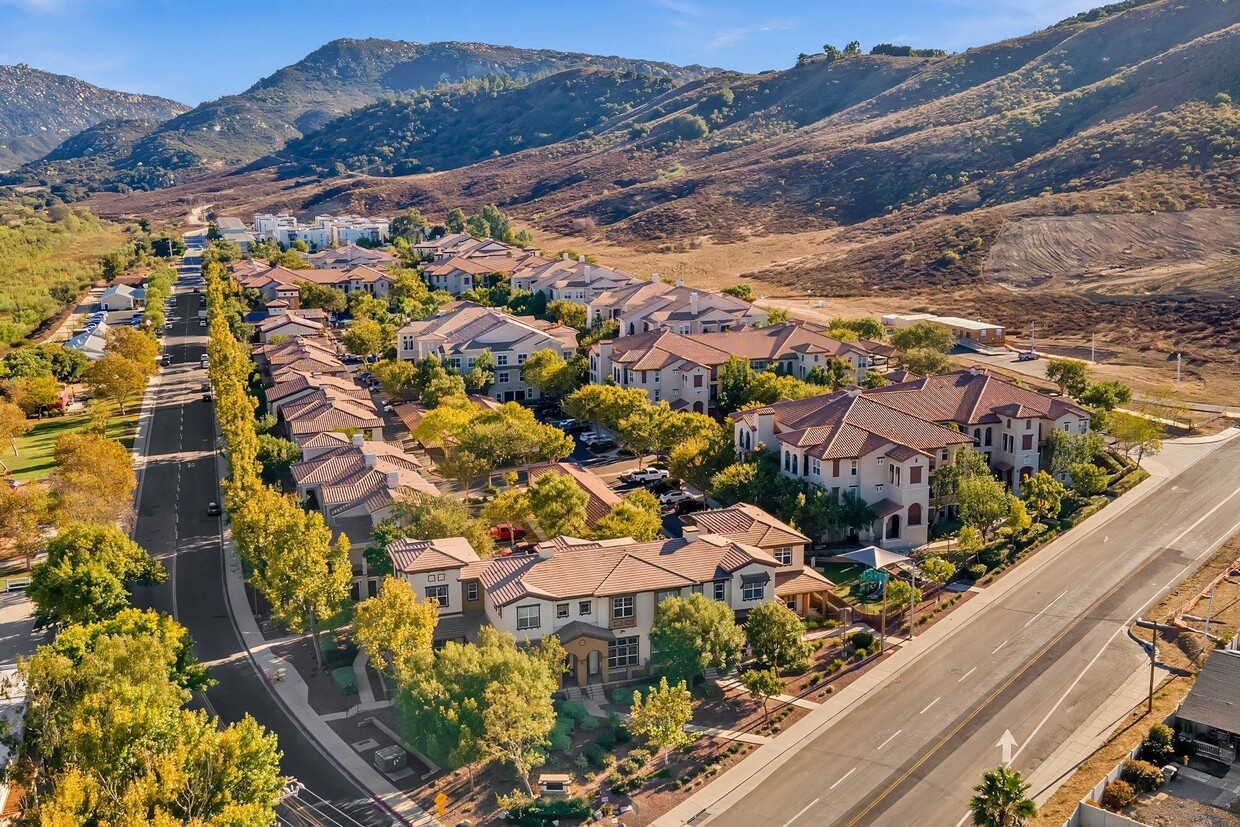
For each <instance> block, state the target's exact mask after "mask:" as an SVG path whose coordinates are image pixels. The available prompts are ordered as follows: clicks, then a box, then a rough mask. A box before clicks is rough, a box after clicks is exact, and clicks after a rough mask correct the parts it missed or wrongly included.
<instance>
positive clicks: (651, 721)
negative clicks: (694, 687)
mask: <svg viewBox="0 0 1240 827" xmlns="http://www.w3.org/2000/svg"><path fill="white" fill-rule="evenodd" d="M692 720H693V699H692V697H691V696H690V695H689V689H688V688H687V687H686V686H685V682H684V681H683V680H681V681H677V682H676V683H674V684H668V682H667V676H663V677H661V678H659V685H658V686H654V687H651V688H650V690H649V691H648V692H647V693H646V697H645V698H644V699H643V698H642V693H641V692H640V691H635V692H634V693H633V706H632V707H631V708H630V709H629V720H628V721H627V722H626V723H625V725H624V726H625V728H626V729H628V731H629V732H632V733H633V734H634V735H644V736H645V737H646V740H647V741H649V742H650V743H651V744H652V745H654V747H655V749H656V751H658V750H667V751H668V752H667V754H666V755H664V757H663V763H664V765H666V764H667V763H668V762H669V760H670V758H671V752H672V750H675V749H678V748H680V747H682V746H684V745H685V744H687V743H689V742H690V741H691V740H692V738H691V737H690V736H689V733H687V732H685V726H686V725H687V724H688V723H689V722H690V721H692Z"/></svg>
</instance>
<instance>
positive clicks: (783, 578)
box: [775, 566, 835, 597]
mask: <svg viewBox="0 0 1240 827" xmlns="http://www.w3.org/2000/svg"><path fill="white" fill-rule="evenodd" d="M834 588H835V584H834V583H832V582H831V581H830V580H828V579H827V578H825V577H823V576H822V575H821V574H819V573H818V572H816V571H815V570H814V569H811V568H809V567H808V566H805V567H803V568H800V569H794V570H791V571H777V572H775V596H776V597H791V596H792V595H794V594H808V593H810V592H821V591H827V590H829V589H834Z"/></svg>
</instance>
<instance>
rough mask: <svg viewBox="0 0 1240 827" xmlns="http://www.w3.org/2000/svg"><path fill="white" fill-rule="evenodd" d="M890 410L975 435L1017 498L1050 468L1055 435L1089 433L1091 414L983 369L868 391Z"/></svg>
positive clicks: (1072, 404)
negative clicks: (1025, 484) (1028, 481)
mask: <svg viewBox="0 0 1240 827" xmlns="http://www.w3.org/2000/svg"><path fill="white" fill-rule="evenodd" d="M865 394H866V396H868V397H869V398H871V399H874V400H875V401H877V402H881V403H882V404H883V405H886V406H887V407H889V408H893V409H896V410H899V411H903V412H905V413H907V414H910V415H912V416H916V417H919V418H922V419H926V420H929V421H931V422H937V423H939V424H940V425H946V426H949V427H953V428H957V429H959V430H960V431H961V432H962V433H965V434H969V435H970V436H972V437H973V441H974V444H975V447H976V448H977V450H978V451H980V452H982V454H983V455H985V457H986V460H987V462H989V463H990V467H991V468H992V469H993V470H994V471H995V474H996V476H998V477H999V478H1000V479H1001V480H1003V481H1004V482H1005V483H1006V484H1007V485H1008V486H1009V487H1010V488H1011V489H1012V491H1013V492H1015V493H1016V494H1020V490H1021V489H1020V486H1021V480H1023V479H1024V478H1025V477H1031V476H1035V475H1036V474H1037V473H1038V471H1040V470H1041V469H1042V468H1044V467H1046V462H1045V461H1044V459H1043V456H1042V455H1043V453H1044V451H1045V449H1046V445H1047V441H1048V440H1049V439H1050V434H1051V431H1066V432H1068V433H1073V434H1083V433H1086V432H1088V431H1089V411H1087V410H1085V409H1084V408H1082V407H1081V406H1080V405H1077V404H1076V403H1074V402H1073V401H1072V400H1070V399H1067V398H1064V397H1059V396H1047V395H1046V394H1041V393H1038V392H1037V391H1033V390H1030V389H1029V388H1024V387H1021V386H1019V385H1016V384H1015V383H1013V382H1011V381H1009V380H1007V379H1005V378H1003V377H1001V376H998V375H996V374H994V373H991V372H989V371H986V370H981V369H978V368H970V369H967V370H958V371H954V372H952V373H945V374H943V375H941V376H926V377H921V378H917V379H912V380H910V381H907V382H901V383H899V384H896V385H886V386H884V387H882V388H875V389H873V390H869V391H866V392H865Z"/></svg>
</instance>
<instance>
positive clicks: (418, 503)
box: [392, 492, 495, 557]
mask: <svg viewBox="0 0 1240 827" xmlns="http://www.w3.org/2000/svg"><path fill="white" fill-rule="evenodd" d="M392 510H393V512H394V516H395V517H396V520H397V522H398V523H399V524H400V525H401V527H402V529H403V530H404V533H405V536H406V537H413V538H414V539H417V540H439V539H442V538H444V537H464V538H465V539H466V540H467V541H468V542H469V545H470V546H471V547H472V548H473V550H474V551H475V552H477V553H478V555H479V556H481V557H486V556H489V555H490V554H491V552H492V551H494V550H495V542H494V541H493V540H492V539H491V535H490V533H489V532H488V531H487V525H486V524H485V523H483V522H482V521H481V520H477V519H474V518H473V517H472V516H470V513H469V508H468V507H467V506H466V505H465V503H463V502H461V501H460V500H458V499H457V498H456V497H449V496H446V495H435V494H425V493H422V492H413V493H407V494H402V495H401V496H399V497H397V498H396V500H395V501H394V502H393V504H392Z"/></svg>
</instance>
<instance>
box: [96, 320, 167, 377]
mask: <svg viewBox="0 0 1240 827" xmlns="http://www.w3.org/2000/svg"><path fill="white" fill-rule="evenodd" d="M103 351H104V353H115V354H116V355H118V356H123V357H124V358H126V359H128V360H129V361H131V362H133V363H134V364H135V365H137V366H138V367H139V368H140V369H141V370H142V372H143V373H145V374H146V375H147V376H154V375H155V374H156V373H157V372H158V370H159V368H158V366H157V364H156V360H157V359H158V358H159V342H157V341H155V337H153V336H151V335H150V334H149V333H145V332H143V331H141V330H138V329H137V328H133V327H116V328H113V329H111V330H109V331H108V335H107V337H106V343H105V344H104V347H103Z"/></svg>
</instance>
